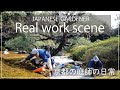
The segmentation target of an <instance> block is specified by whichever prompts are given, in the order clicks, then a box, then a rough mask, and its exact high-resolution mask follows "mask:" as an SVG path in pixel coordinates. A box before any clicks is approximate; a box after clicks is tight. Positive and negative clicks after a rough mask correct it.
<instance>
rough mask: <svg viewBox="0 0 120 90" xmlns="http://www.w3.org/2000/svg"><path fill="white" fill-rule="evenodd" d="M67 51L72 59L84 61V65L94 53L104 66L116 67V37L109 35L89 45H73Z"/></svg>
mask: <svg viewBox="0 0 120 90" xmlns="http://www.w3.org/2000/svg"><path fill="white" fill-rule="evenodd" d="M69 52H70V53H71V56H72V58H73V59H74V60H81V61H84V62H85V63H86V65H87V63H88V61H89V60H90V59H92V58H93V56H94V55H98V57H99V59H100V60H101V61H102V62H103V64H104V67H106V68H108V67H112V68H115V69H117V68H118V66H117V65H118V64H117V63H118V37H111V38H110V39H107V40H103V41H97V42H94V43H92V44H90V45H82V46H81V45H80V46H74V47H72V48H71V49H70V50H69Z"/></svg>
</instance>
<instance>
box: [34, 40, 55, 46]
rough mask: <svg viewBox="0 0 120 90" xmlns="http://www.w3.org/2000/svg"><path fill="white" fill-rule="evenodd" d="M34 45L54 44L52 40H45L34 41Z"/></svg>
mask: <svg viewBox="0 0 120 90" xmlns="http://www.w3.org/2000/svg"><path fill="white" fill-rule="evenodd" d="M34 45H36V46H37V47H39V48H41V47H42V46H45V45H51V46H55V43H54V41H53V40H46V41H36V42H35V43H34Z"/></svg>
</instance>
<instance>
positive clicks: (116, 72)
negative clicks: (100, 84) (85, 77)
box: [95, 70, 120, 79]
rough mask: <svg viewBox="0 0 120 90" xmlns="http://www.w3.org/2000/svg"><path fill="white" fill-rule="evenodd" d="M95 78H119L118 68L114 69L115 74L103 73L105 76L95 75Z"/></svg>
mask: <svg viewBox="0 0 120 90" xmlns="http://www.w3.org/2000/svg"><path fill="white" fill-rule="evenodd" d="M95 79H120V70H119V71H115V75H113V76H110V75H108V73H107V75H105V76H96V77H95Z"/></svg>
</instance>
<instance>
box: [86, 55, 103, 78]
mask: <svg viewBox="0 0 120 90" xmlns="http://www.w3.org/2000/svg"><path fill="white" fill-rule="evenodd" d="M102 67H103V64H102V62H101V61H100V60H99V58H98V56H97V55H95V56H94V57H93V59H91V60H90V61H89V62H88V68H93V69H98V70H99V72H101V69H102ZM92 76H93V73H92Z"/></svg>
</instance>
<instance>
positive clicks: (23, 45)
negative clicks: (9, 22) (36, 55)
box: [5, 35, 34, 50]
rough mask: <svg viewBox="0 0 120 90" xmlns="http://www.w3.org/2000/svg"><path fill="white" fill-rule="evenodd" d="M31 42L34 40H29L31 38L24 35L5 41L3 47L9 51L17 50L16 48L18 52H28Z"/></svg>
mask: <svg viewBox="0 0 120 90" xmlns="http://www.w3.org/2000/svg"><path fill="white" fill-rule="evenodd" d="M33 42H34V40H31V38H27V37H26V36H25V35H22V36H17V37H15V38H14V39H10V40H8V41H6V42H5V46H6V47H8V48H10V49H11V50H17V48H18V49H19V50H29V49H30V48H31V44H33Z"/></svg>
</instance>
